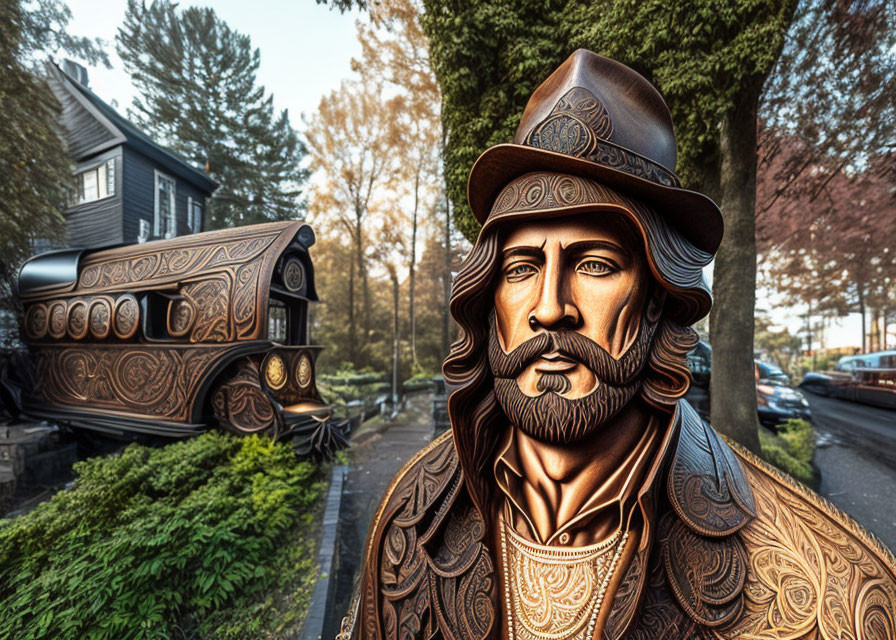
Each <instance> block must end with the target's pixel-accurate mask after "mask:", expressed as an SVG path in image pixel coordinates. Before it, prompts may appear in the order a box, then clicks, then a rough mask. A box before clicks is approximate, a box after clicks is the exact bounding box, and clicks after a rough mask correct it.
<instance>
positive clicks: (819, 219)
mask: <svg viewBox="0 0 896 640" xmlns="http://www.w3.org/2000/svg"><path fill="white" fill-rule="evenodd" d="M793 146H795V147H796V149H795V150H794V151H793V152H792V153H794V154H800V153H801V150H800V149H799V145H793ZM779 153H780V157H779V158H777V159H776V160H775V161H772V162H770V164H769V166H770V171H769V173H768V176H769V178H767V179H764V180H761V181H760V185H759V186H760V189H759V193H760V195H761V196H763V197H766V198H769V199H771V200H773V204H771V205H770V206H769V207H768V208H767V209H765V210H764V211H763V215H762V216H761V217H760V222H759V227H758V234H757V235H758V238H759V241H760V247H761V248H762V249H763V250H764V251H763V254H764V256H765V260H764V261H763V263H762V267H763V270H764V271H765V275H766V279H767V281H768V282H769V284H770V285H771V286H773V287H774V288H775V289H777V290H778V291H780V292H781V293H783V294H785V296H787V297H788V298H789V299H790V301H792V302H793V303H799V304H803V305H806V306H807V308H808V309H809V311H810V313H814V314H816V315H820V314H828V315H833V316H843V315H846V314H847V313H850V312H858V313H859V314H860V315H861V319H862V335H861V340H860V342H861V346H862V350H863V351H867V350H868V348H869V344H868V340H867V337H868V331H867V329H866V323H867V319H868V318H869V316H870V318H871V320H872V322H871V324H872V332H871V333H872V335H874V336H875V340H874V342H875V344H873V345H871V348H872V349H880V348H882V345H881V340H880V338H879V334H880V327H879V325H880V319H881V318H884V319H886V318H888V317H889V316H890V315H891V314H892V313H893V312H894V311H896V295H894V294H896V292H894V285H896V246H894V242H893V239H894V238H896V181H894V177H896V175H894V170H893V166H894V159H896V158H894V156H892V155H885V156H878V157H875V158H872V159H870V161H869V163H868V164H867V165H866V166H865V167H864V169H863V170H860V171H857V170H855V169H847V168H843V167H840V166H839V165H838V164H837V163H836V162H835V161H833V160H829V161H828V163H826V164H815V165H813V166H812V167H810V168H809V169H808V170H807V171H806V173H807V175H808V176H809V177H811V179H812V182H813V183H815V184H816V189H815V190H812V191H809V192H803V191H798V190H795V191H793V192H791V193H789V194H783V195H782V194H777V195H775V196H771V195H769V193H770V192H774V191H775V181H774V180H773V179H772V178H771V176H774V175H775V173H774V167H775V166H776V165H778V164H785V165H786V164H788V161H789V159H790V158H789V157H788V155H787V154H786V153H785V152H779ZM769 183H770V184H769ZM857 338H858V336H857Z"/></svg>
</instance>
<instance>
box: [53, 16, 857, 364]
mask: <svg viewBox="0 0 896 640" xmlns="http://www.w3.org/2000/svg"><path fill="white" fill-rule="evenodd" d="M126 4H127V3H126V0H101V1H98V0H68V5H69V7H70V8H71V10H72V21H71V23H70V24H69V32H70V33H72V34H73V35H81V36H89V37H94V38H96V37H98V38H102V39H103V40H105V41H106V42H107V51H108V53H109V56H110V62H111V63H112V69H106V68H104V67H91V68H89V69H88V75H89V78H90V88H91V89H92V90H93V91H94V92H95V93H96V94H97V95H99V96H100V97H101V98H102V99H104V100H105V101H106V102H109V103H113V104H114V106H116V107H117V108H118V110H119V111H120V112H121V113H122V114H123V115H127V107H128V106H129V105H130V103H131V100H132V98H133V96H134V95H135V93H136V91H135V89H134V87H133V86H132V85H131V83H130V78H129V77H128V75H127V73H125V71H124V69H123V68H122V64H121V61H120V60H119V58H118V56H117V55H116V54H115V34H116V32H117V30H118V27H119V25H120V24H121V22H122V21H123V19H124V12H125V7H126ZM180 6H182V7H186V6H202V7H212V8H213V9H214V10H215V12H216V13H217V14H218V16H219V17H220V18H222V19H223V20H225V21H226V22H227V23H228V24H229V25H230V27H231V28H233V29H235V30H237V31H239V32H241V33H245V34H247V35H249V36H250V38H251V39H252V44H253V46H255V47H257V48H258V49H259V50H260V52H261V64H260V67H259V72H258V80H259V82H260V83H261V84H262V85H264V86H265V88H266V89H267V90H268V91H269V92H271V93H273V95H274V105H275V106H276V108H277V109H288V110H289V113H290V119H291V121H292V123H293V126H294V127H296V128H298V129H300V130H301V129H302V128H303V120H302V115H303V114H304V115H305V116H306V117H310V116H311V115H312V114H313V113H314V112H315V111H316V110H317V106H318V104H319V102H320V99H321V97H322V96H323V95H325V94H327V93H329V92H330V91H333V90H334V89H337V88H338V86H339V83H340V82H341V81H342V80H343V79H345V78H348V77H350V76H351V75H352V70H351V60H352V58H353V57H360V53H361V48H360V45H359V44H358V41H357V38H356V37H355V31H356V28H355V23H356V20H357V19H358V14H357V13H351V14H341V13H339V12H338V11H335V10H330V9H329V8H327V6H325V5H320V4H317V3H316V2H315V1H314V0H254V1H251V0H250V1H249V2H247V1H246V0H198V1H192V0H183V1H182V2H180ZM706 276H707V280H708V281H709V282H711V281H712V269H711V265H710V267H709V268H708V269H707V273H706ZM757 307H758V308H761V309H765V310H767V311H768V312H769V314H770V315H771V318H772V321H773V322H774V323H775V324H776V325H778V326H780V327H786V328H788V329H789V330H790V331H791V332H793V333H796V332H799V331H800V329H801V328H802V327H803V326H804V325H805V320H804V318H803V316H802V314H803V313H804V312H805V310H804V309H799V308H786V307H783V306H782V305H781V304H780V302H779V301H778V300H776V299H775V297H774V295H772V294H770V293H769V292H768V291H763V290H759V291H758V292H757ZM860 327H861V324H860V320H859V316H858V314H852V315H850V316H849V317H847V318H845V319H843V320H842V321H840V322H837V323H835V324H834V325H833V326H832V327H831V328H830V329H829V331H828V335H827V343H828V344H827V346H829V347H845V346H857V345H859V344H861V328H860Z"/></svg>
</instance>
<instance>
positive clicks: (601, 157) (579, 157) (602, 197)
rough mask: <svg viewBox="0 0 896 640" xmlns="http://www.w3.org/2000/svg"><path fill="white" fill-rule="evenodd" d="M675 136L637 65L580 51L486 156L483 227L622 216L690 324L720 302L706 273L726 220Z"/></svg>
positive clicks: (477, 206) (476, 181)
mask: <svg viewBox="0 0 896 640" xmlns="http://www.w3.org/2000/svg"><path fill="white" fill-rule="evenodd" d="M676 156H677V151H676V146H675V133H674V131H673V128H672V118H671V116H670V115H669V109H668V107H667V106H666V103H665V102H664V101H663V98H662V97H661V96H660V94H659V92H658V91H657V90H656V89H655V88H654V87H653V85H651V84H650V83H649V82H648V81H647V80H646V79H645V78H644V77H643V76H641V75H640V74H638V73H637V72H636V71H634V70H633V69H630V68H629V67H627V66H625V65H623V64H620V63H618V62H616V61H614V60H610V59H609V58H605V57H603V56H599V55H597V54H596V53H592V52H591V51H587V50H585V49H579V50H578V51H576V52H575V53H573V54H572V55H571V56H570V57H569V58H568V59H567V60H566V61H565V62H564V63H563V64H562V65H561V66H560V67H559V68H558V69H557V70H556V71H554V73H552V74H551V75H550V76H549V77H548V79H547V80H545V81H544V82H543V83H542V84H541V86H539V87H538V88H537V89H536V90H535V93H533V94H532V97H531V98H530V99H529V103H528V104H527V105H526V109H525V111H524V112H523V117H522V120H521V121H520V125H519V128H518V129H517V132H516V136H515V137H514V141H513V143H512V144H499V145H497V146H494V147H491V148H490V149H488V150H486V151H485V152H484V153H483V154H482V155H481V156H479V159H478V160H477V161H476V163H475V164H474V165H473V170H472V171H471V172H470V178H469V182H468V184H467V195H468V198H469V202H470V207H471V208H472V210H473V214H474V215H475V216H476V219H477V220H479V222H480V223H482V224H483V228H482V231H483V232H484V231H486V229H488V228H490V227H493V226H495V225H497V224H499V223H502V222H508V221H511V220H512V221H514V222H516V221H520V220H522V219H527V218H545V217H554V216H568V215H573V214H576V213H591V212H594V213H596V212H607V211H615V212H618V213H621V214H623V215H625V216H627V217H628V218H629V219H630V220H631V222H632V223H633V224H634V225H635V226H636V227H637V228H638V230H639V231H640V232H641V235H642V236H643V237H644V241H645V245H646V249H647V258H648V262H649V264H650V267H651V271H652V272H653V275H654V276H655V277H656V279H657V280H658V281H659V282H660V284H662V285H663V286H664V287H665V288H666V289H667V290H668V291H669V292H670V293H671V296H670V301H669V302H670V304H669V308H670V311H671V315H672V317H673V318H674V319H675V320H677V321H678V322H681V323H682V324H690V323H692V322H694V321H696V320H697V319H699V318H701V317H703V316H704V315H706V314H707V313H708V312H709V309H710V307H711V306H712V297H711V295H710V292H709V288H708V287H707V286H706V283H705V281H704V279H703V273H702V268H703V267H704V266H705V265H706V264H708V263H709V262H710V261H711V260H712V257H713V254H714V253H715V252H716V250H717V249H718V247H719V243H720V242H721V241H722V232H723V225H722V214H721V212H720V211H719V208H718V206H716V204H715V203H714V202H713V201H712V200H711V199H710V198H708V197H706V196H705V195H703V194H701V193H697V192H695V191H689V190H687V189H682V188H681V182H680V181H679V179H678V177H677V176H676V175H675V172H674V169H675V163H676Z"/></svg>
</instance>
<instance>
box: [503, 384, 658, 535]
mask: <svg viewBox="0 0 896 640" xmlns="http://www.w3.org/2000/svg"><path fill="white" fill-rule="evenodd" d="M650 419H651V418H650V414H649V413H648V412H647V410H646V409H645V408H644V407H643V405H642V404H641V403H640V402H638V401H637V400H636V401H633V402H630V403H629V404H628V406H627V407H626V408H625V409H623V410H622V411H621V412H620V413H619V415H617V416H615V417H614V418H613V420H611V421H610V422H608V423H607V424H605V425H603V426H601V427H600V428H598V430H597V432H596V433H594V434H593V435H591V436H590V437H588V438H587V439H586V440H584V441H580V442H576V443H574V444H549V443H545V442H541V441H539V440H535V439H533V438H531V437H529V436H527V435H526V434H525V433H523V432H522V431H521V430H520V429H519V428H517V427H512V428H513V429H514V434H513V445H512V446H513V447H515V449H516V451H515V457H516V459H517V460H518V461H519V465H520V469H519V471H520V472H521V474H522V482H521V484H520V485H519V486H520V489H521V495H519V496H516V500H517V502H518V504H519V505H520V507H521V508H523V509H525V510H526V512H527V514H528V516H529V518H530V520H531V522H532V524H533V525H534V526H535V528H536V529H537V533H538V536H539V537H540V538H541V539H542V540H548V539H549V538H550V537H551V536H552V535H553V534H554V532H555V531H557V530H558V529H559V528H560V527H562V526H563V525H564V524H565V523H566V522H568V521H569V520H570V519H572V518H573V517H575V516H576V515H577V514H578V513H579V511H580V510H581V509H582V507H583V506H584V505H585V503H586V502H587V501H588V500H589V499H590V498H591V497H592V496H593V495H594V493H595V492H596V491H597V490H598V489H599V488H600V487H602V486H603V485H605V484H606V483H609V482H612V483H613V485H614V487H615V486H617V485H618V486H622V485H623V484H624V483H625V482H626V481H627V480H628V477H627V476H628V475H630V473H631V471H630V472H629V473H627V474H625V475H626V477H620V474H619V470H620V467H621V466H622V465H623V464H624V463H625V461H626V460H627V459H629V458H630V456H631V455H632V452H633V450H634V449H635V448H636V447H637V446H638V445H639V443H640V442H641V440H642V437H643V436H644V433H645V431H646V430H647V428H648V427H649V425H650ZM616 514H618V511H615V513H608V514H606V515H607V518H606V519H605V520H606V521H605V522H603V523H601V522H595V523H594V525H595V529H596V530H602V529H605V528H607V527H612V526H618V523H617V522H615V520H616ZM602 525H603V526H602Z"/></svg>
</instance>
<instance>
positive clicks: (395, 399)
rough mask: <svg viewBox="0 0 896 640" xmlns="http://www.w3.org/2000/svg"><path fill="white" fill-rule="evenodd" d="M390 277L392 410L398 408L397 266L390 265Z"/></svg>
mask: <svg viewBox="0 0 896 640" xmlns="http://www.w3.org/2000/svg"><path fill="white" fill-rule="evenodd" d="M389 279H390V280H392V411H393V412H394V411H396V410H397V408H398V307H399V295H398V294H399V284H398V274H397V273H396V271H395V268H394V267H392V266H390V268H389Z"/></svg>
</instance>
